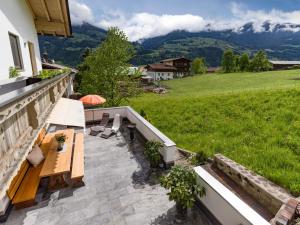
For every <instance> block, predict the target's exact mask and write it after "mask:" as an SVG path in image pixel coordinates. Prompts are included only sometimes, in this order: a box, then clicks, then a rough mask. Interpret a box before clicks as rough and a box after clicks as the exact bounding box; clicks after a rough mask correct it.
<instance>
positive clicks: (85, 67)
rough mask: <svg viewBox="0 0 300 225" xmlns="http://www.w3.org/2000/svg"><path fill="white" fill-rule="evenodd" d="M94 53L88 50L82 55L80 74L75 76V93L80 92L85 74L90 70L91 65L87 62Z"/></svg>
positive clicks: (78, 67)
mask: <svg viewBox="0 0 300 225" xmlns="http://www.w3.org/2000/svg"><path fill="white" fill-rule="evenodd" d="M91 53H92V50H91V49H90V48H86V49H85V50H84V52H83V53H82V55H81V57H80V58H81V63H80V64H79V65H78V66H77V69H78V73H77V74H76V76H75V83H74V89H75V91H78V90H80V87H81V81H82V76H83V74H84V73H85V72H86V71H87V70H88V69H89V65H88V64H87V61H86V60H85V59H86V58H87V57H88V56H89V55H90V54H91Z"/></svg>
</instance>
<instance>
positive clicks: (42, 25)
mask: <svg viewBox="0 0 300 225" xmlns="http://www.w3.org/2000/svg"><path fill="white" fill-rule="evenodd" d="M35 27H36V29H37V31H38V32H41V31H42V32H43V33H45V34H53V32H55V33H56V35H57V33H59V31H63V29H64V23H61V22H48V21H41V20H36V21H35Z"/></svg>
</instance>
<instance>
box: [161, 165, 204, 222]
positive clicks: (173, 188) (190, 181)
mask: <svg viewBox="0 0 300 225" xmlns="http://www.w3.org/2000/svg"><path fill="white" fill-rule="evenodd" d="M160 184H161V186H162V187H164V188H165V189H167V190H170V192H169V193H168V196H169V199H170V201H175V202H176V211H177V214H176V220H177V221H178V222H180V221H182V220H184V219H186V215H187V209H189V208H192V207H193V206H194V204H195V202H196V199H197V196H199V197H203V196H204V195H205V189H204V187H203V186H201V185H199V184H198V183H197V179H196V173H195V171H194V170H192V169H190V168H188V167H184V166H174V167H173V168H172V169H171V171H170V173H169V174H168V175H167V176H163V177H161V179H160Z"/></svg>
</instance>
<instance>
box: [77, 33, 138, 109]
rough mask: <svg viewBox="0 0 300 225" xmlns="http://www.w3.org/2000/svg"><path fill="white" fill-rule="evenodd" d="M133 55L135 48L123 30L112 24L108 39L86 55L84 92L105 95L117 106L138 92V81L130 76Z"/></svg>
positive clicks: (110, 104) (82, 89)
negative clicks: (130, 62)
mask: <svg viewBox="0 0 300 225" xmlns="http://www.w3.org/2000/svg"><path fill="white" fill-rule="evenodd" d="M133 56H134V48H133V46H132V44H131V43H130V42H129V41H128V39H127V37H126V35H125V34H124V32H123V31H121V30H119V29H118V28H115V27H113V28H110V29H109V30H108V32H107V37H106V39H105V41H104V42H103V43H102V44H101V45H100V46H99V47H98V48H96V49H95V50H94V51H93V52H92V53H90V54H89V55H88V56H87V57H86V58H85V61H84V63H86V65H87V68H86V70H85V71H84V72H83V75H82V81H81V92H82V93H83V94H99V95H102V96H103V97H105V98H106V100H107V104H108V106H118V105H120V104H121V102H122V101H124V100H125V101H126V100H127V99H128V98H129V97H132V96H136V95H137V94H138V93H139V89H138V83H137V81H135V80H134V79H132V78H131V76H128V75H129V67H130V64H129V61H130V60H131V59H132V57H133ZM133 77H134V76H133Z"/></svg>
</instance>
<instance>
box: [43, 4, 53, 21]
mask: <svg viewBox="0 0 300 225" xmlns="http://www.w3.org/2000/svg"><path fill="white" fill-rule="evenodd" d="M41 2H42V5H43V8H44V11H45V13H46V17H47V20H48V21H49V22H50V21H51V18H50V14H49V11H48V8H47V5H46V2H45V0H41Z"/></svg>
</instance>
